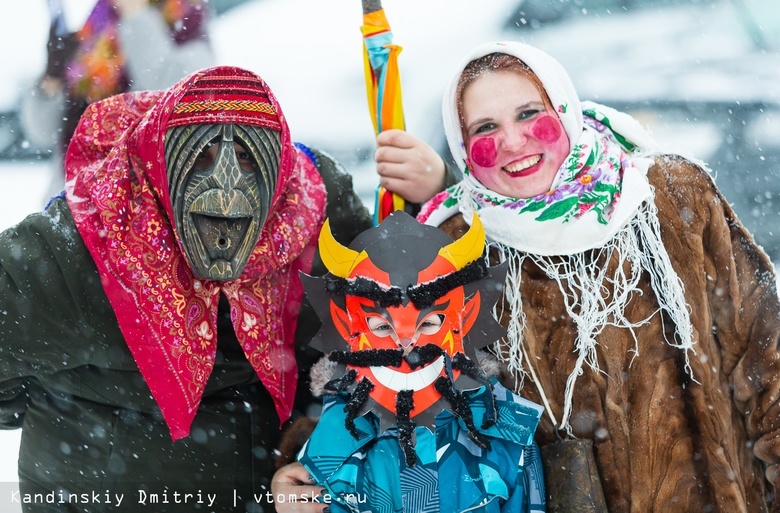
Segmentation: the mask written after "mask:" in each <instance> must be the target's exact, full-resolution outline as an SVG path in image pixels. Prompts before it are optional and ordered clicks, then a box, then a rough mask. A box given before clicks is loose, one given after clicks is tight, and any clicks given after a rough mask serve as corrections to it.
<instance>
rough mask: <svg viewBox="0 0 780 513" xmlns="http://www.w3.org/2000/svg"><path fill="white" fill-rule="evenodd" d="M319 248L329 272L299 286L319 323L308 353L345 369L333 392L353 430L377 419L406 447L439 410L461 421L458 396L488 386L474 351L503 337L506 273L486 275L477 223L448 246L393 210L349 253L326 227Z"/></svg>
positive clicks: (440, 235) (493, 271)
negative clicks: (360, 421) (358, 420)
mask: <svg viewBox="0 0 780 513" xmlns="http://www.w3.org/2000/svg"><path fill="white" fill-rule="evenodd" d="M319 249H320V256H321V257H322V260H323V263H324V264H325V266H326V268H327V269H328V271H329V273H328V274H326V275H325V277H324V278H311V277H308V278H307V279H306V280H305V283H304V285H305V286H306V291H307V295H308V296H309V299H310V301H311V302H312V304H313V305H314V306H315V309H317V310H318V313H319V314H320V316H321V318H322V319H323V324H324V326H323V328H322V330H321V331H320V332H319V333H318V335H317V337H315V339H314V340H313V341H312V345H313V346H314V347H315V348H317V349H319V350H321V351H323V352H325V353H327V354H329V357H330V359H331V360H333V361H336V362H338V363H339V364H341V367H340V369H341V372H337V374H339V375H340V377H339V378H338V379H335V380H333V381H331V382H330V383H329V386H330V388H331V389H334V390H337V391H341V392H345V393H347V394H348V395H349V399H348V407H349V408H350V409H351V411H350V412H349V413H350V416H349V417H348V419H347V427H348V428H349V429H350V431H353V434H355V433H354V424H352V423H351V422H352V420H354V418H355V416H357V415H362V414H363V413H365V412H367V411H368V410H373V411H374V413H376V414H377V416H378V417H379V419H380V424H381V425H382V428H383V429H384V428H386V427H389V426H393V425H396V426H398V428H399V439H401V441H402V445H404V443H403V442H404V433H405V432H406V433H407V434H408V435H409V439H408V440H407V442H409V443H410V441H411V437H410V434H411V431H413V430H414V427H415V426H416V425H426V426H429V427H432V426H433V424H434V421H435V417H436V415H437V414H438V413H439V412H441V411H442V410H443V409H449V410H451V411H453V413H455V414H456V415H458V414H459V412H458V410H462V408H461V407H459V403H462V399H461V398H460V391H461V390H466V389H473V388H478V387H480V386H482V385H483V384H486V383H487V380H486V379H485V377H484V375H483V374H482V372H481V371H480V370H479V367H478V365H477V364H476V363H475V362H476V361H477V359H476V350H477V349H479V348H482V347H484V346H486V345H488V344H490V343H492V342H494V341H495V340H496V339H498V338H499V337H500V336H501V335H502V334H503V333H502V330H501V328H500V326H499V325H498V324H497V323H496V322H495V320H494V319H493V316H492V315H491V312H490V309H491V308H492V305H493V304H494V303H495V300H496V298H497V295H498V293H499V292H500V288H501V284H502V283H503V275H504V272H505V270H504V268H503V267H501V268H500V269H499V268H497V267H492V268H488V267H487V265H486V263H485V258H484V250H485V233H484V230H483V228H482V225H481V222H480V221H479V218H478V217H476V216H475V218H474V222H473V225H472V227H471V229H470V230H469V231H468V233H466V234H465V235H464V236H463V237H462V238H461V239H459V240H457V241H453V240H452V239H451V238H450V237H449V236H447V235H446V234H445V233H444V232H442V231H441V230H439V229H437V228H434V227H431V226H426V225H421V224H420V223H418V222H417V221H416V220H414V219H413V218H412V217H410V216H408V215H407V214H404V213H403V212H400V211H399V212H396V213H393V214H392V215H390V216H389V217H387V218H386V219H385V220H384V221H383V222H382V223H381V224H380V225H379V226H377V227H375V228H372V229H371V230H367V231H366V232H364V233H362V234H361V235H360V236H358V237H357V238H356V239H355V241H353V243H352V244H351V245H350V246H349V247H345V246H343V245H341V244H340V243H339V242H337V241H336V240H335V239H334V238H333V236H332V234H331V232H330V228H329V225H328V223H327V221H326V223H325V226H323V229H322V232H321V234H320V239H319ZM323 280H324V282H325V286H324V287H323V286H321V282H322V281H323ZM318 283H319V284H320V286H317V284H318ZM459 416H460V415H459ZM464 420H465V421H466V423H467V424H468V423H469V419H464ZM473 434H474V435H475V436H477V435H478V433H476V431H474V432H473ZM405 449H407V447H405ZM412 454H413V450H412V451H411V452H409V451H407V462H408V461H409V459H410V457H411V458H412V461H413V459H414V458H413V456H412Z"/></svg>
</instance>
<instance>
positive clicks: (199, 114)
mask: <svg viewBox="0 0 780 513" xmlns="http://www.w3.org/2000/svg"><path fill="white" fill-rule="evenodd" d="M228 89H229V91H230V93H229V94H226V93H225V91H226V90H228ZM215 93H217V94H219V95H220V96H219V99H218V100H215V99H214V95H215ZM204 122H205V123H215V124H217V123H237V124H245V125H255V126H258V125H259V126H263V127H265V128H270V129H272V130H281V125H280V124H279V119H278V113H277V112H276V107H274V105H273V104H272V103H271V102H270V100H269V99H268V94H267V93H266V92H265V91H264V90H263V87H262V86H261V82H260V80H258V79H255V78H253V77H250V76H246V77H232V76H227V75H225V76H214V77H204V78H203V79H201V80H200V81H199V82H198V83H197V84H196V85H195V86H194V87H192V88H191V89H190V90H188V91H187V92H186V93H185V94H184V96H183V97H182V99H181V101H180V102H179V103H178V104H177V105H176V106H174V108H173V114H172V115H171V117H170V119H169V121H168V128H173V127H175V126H182V125H191V124H194V123H204Z"/></svg>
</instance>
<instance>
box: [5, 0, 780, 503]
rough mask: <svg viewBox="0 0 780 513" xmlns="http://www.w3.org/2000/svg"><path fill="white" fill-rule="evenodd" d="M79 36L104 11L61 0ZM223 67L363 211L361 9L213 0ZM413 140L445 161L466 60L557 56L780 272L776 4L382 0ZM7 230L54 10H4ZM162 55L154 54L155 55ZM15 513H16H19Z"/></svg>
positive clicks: (333, 2) (34, 0)
mask: <svg viewBox="0 0 780 513" xmlns="http://www.w3.org/2000/svg"><path fill="white" fill-rule="evenodd" d="M63 3H64V4H65V8H66V12H67V14H68V21H69V22H70V24H71V25H73V26H74V27H77V26H78V25H80V24H81V23H83V20H84V19H85V18H86V16H87V14H88V12H89V10H90V9H91V7H92V5H93V3H94V0H70V1H69V0H63ZM210 4H211V7H212V10H213V11H214V16H213V17H212V20H211V24H210V26H209V34H210V37H211V39H212V43H213V45H214V47H215V50H216V53H217V57H218V61H219V63H220V64H233V65H238V66H243V67H246V68H249V69H252V70H254V71H256V72H258V73H259V74H260V75H261V76H263V77H264V78H265V79H266V81H267V82H268V83H269V85H270V86H271V88H272V89H273V90H274V92H275V93H276V95H277V96H278V98H279V101H280V103H281V105H282V108H283V110H284V111H285V114H286V115H287V117H288V120H289V123H290V126H291V130H292V133H293V137H294V138H295V139H296V140H299V141H302V142H305V143H307V144H309V145H311V146H315V147H318V148H321V149H324V150H326V151H328V152H329V153H331V154H333V155H335V156H336V157H337V158H339V159H340V160H341V161H342V163H344V165H345V166H346V167H347V169H348V170H350V171H351V172H352V173H353V175H354V177H355V183H356V185H357V187H358V189H359V192H360V194H361V196H362V197H363V198H364V200H365V201H366V202H367V204H368V206H369V208H373V204H372V203H371V202H372V201H373V200H372V194H373V189H374V187H375V186H376V183H377V181H376V177H375V175H374V173H373V170H372V166H371V163H372V161H371V156H372V154H373V151H374V149H375V146H374V142H373V132H372V127H371V122H370V120H369V117H368V111H367V107H366V102H365V89H364V84H363V69H362V66H363V62H362V56H361V36H360V31H359V26H360V23H361V10H360V5H359V4H360V2H358V0H211V1H210ZM383 4H384V6H385V9H386V12H387V16H388V18H389V21H390V24H391V26H392V28H393V32H394V34H395V41H396V42H397V43H398V44H400V45H402V46H403V47H404V51H403V53H402V54H401V57H400V66H401V73H402V81H403V87H404V104H405V110H406V117H407V128H408V130H409V131H411V132H413V133H415V134H416V135H418V136H420V137H422V138H424V139H426V140H428V141H429V142H430V143H432V144H434V146H436V147H437V148H439V149H440V150H441V151H442V152H444V151H446V149H445V144H444V138H443V134H442V129H441V114H440V96H441V93H442V91H443V90H444V87H445V85H446V84H447V83H448V82H449V80H450V78H451V73H452V71H453V70H454V69H455V68H456V66H457V64H458V62H460V59H461V57H462V56H463V55H464V54H465V53H466V52H467V51H468V50H469V49H470V48H471V47H473V46H474V45H475V44H477V43H479V42H483V41H487V40H499V39H520V40H524V41H526V42H529V43H532V44H535V45H537V46H539V47H541V48H542V49H544V50H546V51H547V52H549V53H551V54H552V55H554V56H555V57H556V58H558V59H559V60H560V61H561V62H562V63H563V65H564V66H565V67H566V68H567V69H568V71H569V72H570V74H571V75H572V78H573V80H574V83H575V85H576V86H577V88H578V91H579V93H580V96H581V97H582V98H584V99H591V100H595V101H599V102H602V103H605V104H608V105H611V106H614V107H618V108H621V109H625V110H629V111H631V112H632V113H634V114H635V115H636V116H637V117H638V118H639V119H640V120H641V121H642V122H643V123H644V124H645V125H646V126H647V127H648V128H649V129H650V130H651V131H652V132H653V134H654V135H655V137H656V138H657V139H658V140H659V141H660V142H662V143H663V144H665V145H666V146H667V147H668V148H669V149H670V150H671V151H675V152H680V153H683V154H684V155H686V156H692V157H696V158H697V159H699V160H702V161H704V162H706V163H707V164H708V165H709V167H710V168H711V169H712V170H713V172H714V174H715V175H716V181H717V182H718V184H719V186H720V187H721V189H722V190H723V191H724V193H725V194H726V197H727V199H728V200H729V202H731V203H732V204H733V206H734V208H735V210H736V211H737V213H738V215H739V216H740V218H741V219H742V221H743V222H744V223H745V224H746V225H747V226H748V228H749V229H750V230H751V231H752V232H753V233H754V234H755V236H756V239H757V240H758V242H759V243H760V244H761V245H762V246H763V247H764V248H765V249H766V250H767V251H768V252H769V253H770V256H771V257H772V258H773V260H774V261H775V262H780V222H779V221H780V2H778V0H488V1H484V2H475V1H473V0H385V1H384V2H383ZM0 12H2V14H1V15H0V66H1V67H2V78H0V229H4V228H6V227H8V226H11V225H12V224H14V223H16V222H18V221H20V220H21V219H22V218H24V217H25V216H26V215H27V214H28V213H31V212H33V211H36V210H39V209H40V208H42V207H43V205H44V204H45V202H46V198H45V197H44V194H45V192H44V191H45V190H46V188H47V186H48V182H49V176H50V173H51V171H50V169H49V162H48V155H47V154H46V153H45V152H40V151H38V150H36V148H33V147H31V145H30V144H29V142H27V140H26V136H25V134H23V133H21V131H20V130H19V128H18V125H17V124H16V115H17V109H18V103H19V98H20V96H21V95H22V94H23V93H24V92H25V91H26V90H27V88H29V87H30V86H31V85H32V84H33V83H34V81H35V80H36V78H37V77H38V76H39V74H40V73H41V72H42V70H43V68H44V64H45V58H46V56H45V44H46V37H47V31H48V23H49V22H48V20H49V15H48V11H47V7H46V2H45V0H26V1H25V2H3V5H2V7H0ZM153 58H154V56H151V55H150V59H153ZM18 441H19V432H18V431H10V432H0V447H2V449H3V450H2V454H3V455H4V457H3V459H2V464H0V482H12V481H15V480H16V454H17V451H18ZM11 511H13V510H11Z"/></svg>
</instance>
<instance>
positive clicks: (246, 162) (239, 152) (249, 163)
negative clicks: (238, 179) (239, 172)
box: [233, 141, 258, 173]
mask: <svg viewBox="0 0 780 513" xmlns="http://www.w3.org/2000/svg"><path fill="white" fill-rule="evenodd" d="M233 151H234V152H235V153H236V159H237V160H238V165H239V166H241V169H243V170H244V171H248V172H250V173H254V172H257V171H258V169H257V165H256V164H255V160H254V159H253V158H252V154H251V153H249V151H248V150H247V149H246V148H245V147H244V145H243V144H241V143H239V142H236V141H233Z"/></svg>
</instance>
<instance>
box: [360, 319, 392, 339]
mask: <svg viewBox="0 0 780 513" xmlns="http://www.w3.org/2000/svg"><path fill="white" fill-rule="evenodd" d="M366 324H367V325H368V329H369V331H371V333H372V334H373V335H375V336H377V337H393V338H395V329H394V328H393V325H392V324H390V323H389V322H388V321H387V319H385V318H384V317H381V316H379V315H372V316H370V317H366Z"/></svg>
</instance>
